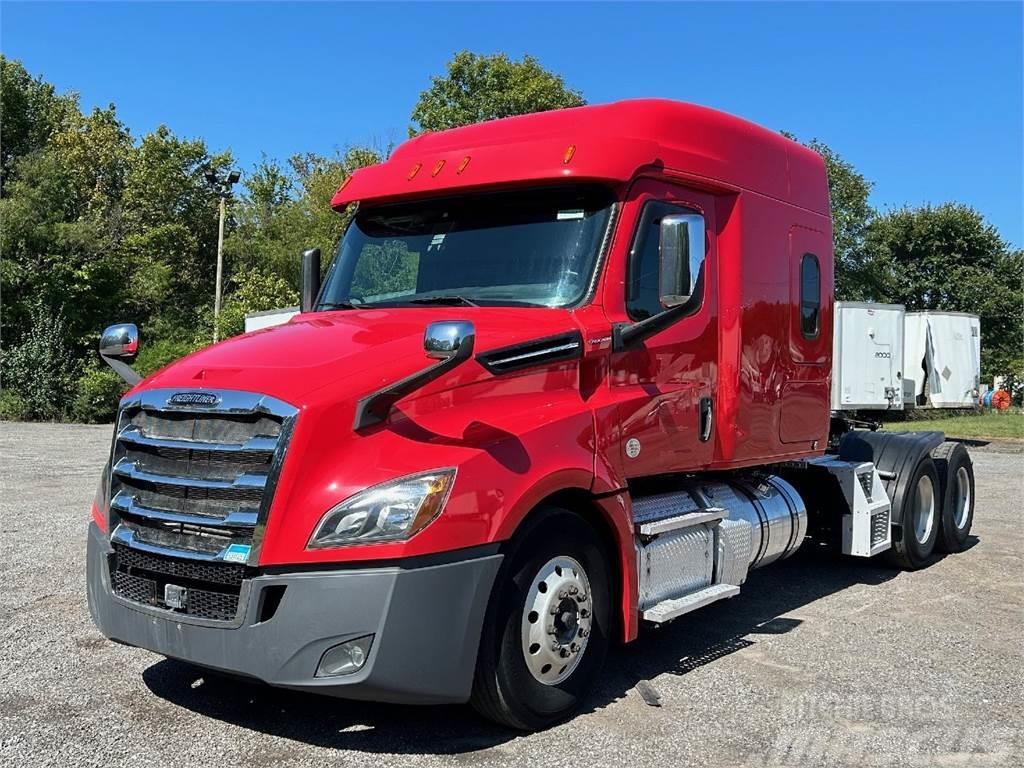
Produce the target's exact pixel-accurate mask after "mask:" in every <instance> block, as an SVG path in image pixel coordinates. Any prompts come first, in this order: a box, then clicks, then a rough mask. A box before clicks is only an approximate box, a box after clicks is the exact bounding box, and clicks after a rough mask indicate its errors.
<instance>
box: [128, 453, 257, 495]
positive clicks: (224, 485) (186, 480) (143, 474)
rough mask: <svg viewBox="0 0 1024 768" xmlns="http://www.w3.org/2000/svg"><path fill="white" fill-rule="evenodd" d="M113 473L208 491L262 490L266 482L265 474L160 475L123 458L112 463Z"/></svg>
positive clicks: (159, 483) (135, 478)
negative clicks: (219, 476) (216, 476)
mask: <svg viewBox="0 0 1024 768" xmlns="http://www.w3.org/2000/svg"><path fill="white" fill-rule="evenodd" d="M114 474H115V475H119V476H120V477H123V478H126V479H128V480H133V481H135V482H140V483H153V484H154V485H180V486H187V487H189V488H204V489H206V490H210V491H214V490H216V491H227V490H236V489H249V488H256V489H260V490H262V489H263V487H264V486H266V484H267V476H266V475H257V474H253V473H249V472H246V473H243V474H240V475H238V477H236V478H235V479H234V480H208V479H204V478H201V477H187V476H182V475H162V474H158V473H156V472H147V471H146V470H144V469H139V465H138V462H136V461H132V460H131V459H127V458H123V459H120V460H118V462H117V464H115V465H114Z"/></svg>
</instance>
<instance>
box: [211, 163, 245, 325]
mask: <svg viewBox="0 0 1024 768" xmlns="http://www.w3.org/2000/svg"><path fill="white" fill-rule="evenodd" d="M240 178H242V174H241V172H239V171H228V172H227V174H225V175H221V174H219V173H217V172H216V171H207V172H206V181H207V183H208V184H209V185H210V186H211V187H213V191H214V193H215V194H216V195H217V196H218V197H219V198H220V223H219V224H218V225H217V287H216V290H215V293H214V296H213V341H214V343H216V342H217V337H218V335H219V334H218V328H217V320H218V318H219V317H220V284H221V279H222V277H223V275H224V216H225V215H226V213H227V200H228V198H229V197H230V196H231V187H233V186H234V185H235V184H237V183H238V180H239V179H240Z"/></svg>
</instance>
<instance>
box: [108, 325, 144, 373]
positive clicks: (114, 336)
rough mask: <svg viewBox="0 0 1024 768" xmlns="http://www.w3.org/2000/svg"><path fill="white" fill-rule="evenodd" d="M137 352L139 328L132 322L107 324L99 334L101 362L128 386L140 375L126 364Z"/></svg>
mask: <svg viewBox="0 0 1024 768" xmlns="http://www.w3.org/2000/svg"><path fill="white" fill-rule="evenodd" d="M138 353H139V329H138V328H136V327H135V324H134V323H118V324H117V325H111V326H108V327H107V329H106V330H105V331H103V335H102V336H100V357H102V358H103V362H105V363H106V364H107V365H109V366H110V367H111V368H113V369H114V372H115V373H116V374H117V375H118V376H120V377H121V378H122V379H124V380H125V381H126V382H127V383H128V384H129V385H130V386H133V387H134V386H135V385H136V384H138V383H139V382H140V381H142V377H141V376H139V374H137V373H136V372H135V371H133V370H132V369H131V367H130V366H129V365H128V363H130V362H131V361H132V360H134V359H135V355H137V354H138Z"/></svg>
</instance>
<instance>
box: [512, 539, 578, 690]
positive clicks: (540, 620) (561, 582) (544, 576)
mask: <svg viewBox="0 0 1024 768" xmlns="http://www.w3.org/2000/svg"><path fill="white" fill-rule="evenodd" d="M592 623H593V604H592V601H591V596H590V581H589V579H588V578H587V574H586V572H585V571H584V570H583V566H581V565H580V564H579V563H578V562H577V561H576V560H573V559H572V558H571V557H556V558H553V559H551V560H549V561H548V562H547V563H545V564H544V566H543V567H542V568H541V569H540V570H539V571H538V572H537V575H536V576H535V577H534V578H533V581H532V582H531V584H530V586H529V589H528V592H527V595H526V604H525V606H524V608H523V620H522V646H523V658H524V659H526V667H527V669H529V670H530V674H532V675H533V676H534V678H535V679H536V680H537V681H538V682H541V683H543V684H544V685H557V684H558V683H561V682H562V681H563V680H565V679H566V678H568V677H569V675H571V674H572V672H573V670H574V669H576V667H577V665H578V664H579V663H580V659H582V658H583V652H584V651H585V650H586V647H587V639H588V637H589V635H590V630H591V626H592Z"/></svg>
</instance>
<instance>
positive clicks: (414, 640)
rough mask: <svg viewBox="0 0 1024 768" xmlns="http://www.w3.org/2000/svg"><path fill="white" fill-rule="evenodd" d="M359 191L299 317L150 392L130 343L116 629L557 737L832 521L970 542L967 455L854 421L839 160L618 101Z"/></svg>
mask: <svg viewBox="0 0 1024 768" xmlns="http://www.w3.org/2000/svg"><path fill="white" fill-rule="evenodd" d="M354 203H358V208H357V210H356V212H355V214H354V216H353V218H352V220H351V223H350V225H349V227H348V229H347V231H346V233H345V235H344V238H343V239H342V241H341V243H340V245H339V246H338V250H337V254H336V255H335V257H334V259H333V262H332V263H331V265H330V268H329V269H328V271H327V274H326V277H325V279H324V280H323V282H322V285H321V279H320V268H319V253H318V252H315V251H308V252H307V253H306V254H304V263H303V277H304V284H303V296H302V311H301V313H300V314H299V315H297V316H296V317H295V318H293V319H292V320H291V321H290V322H288V323H287V324H285V325H282V326H279V327H276V328H270V329H265V330H261V331H257V332H254V333H249V334H246V335H243V336H239V337H236V338H233V339H229V340H226V341H223V342H221V343H219V344H216V345H214V346H212V347H209V348H207V349H204V350H201V351H199V352H196V353H194V354H192V355H190V356H188V357H186V358H184V359H182V360H179V361H178V362H176V363H174V364H172V365H170V366H169V367H167V368H165V369H163V370H161V371H159V372H157V373H155V374H153V375H152V376H150V377H148V378H147V379H145V380H144V381H139V380H138V376H137V375H135V374H134V372H133V371H132V370H131V368H130V366H129V365H128V364H129V363H130V361H131V359H132V358H133V356H134V354H135V352H136V350H137V348H138V331H137V329H136V328H135V326H133V325H130V324H123V325H118V326H113V327H111V328H109V329H107V331H106V332H105V333H104V335H103V337H102V339H101V342H100V351H101V354H102V355H103V356H104V358H105V359H106V360H107V361H108V362H109V363H111V365H113V366H114V367H115V368H116V369H117V370H118V371H119V372H120V373H121V374H122V375H123V376H124V377H125V378H126V379H127V380H128V381H129V382H130V383H133V384H134V386H133V388H132V389H131V390H130V391H129V392H128V393H127V394H126V395H125V396H124V398H123V400H122V401H121V403H120V408H119V413H118V417H117V424H116V426H115V433H114V439H113V445H112V448H111V455H110V462H109V464H108V465H107V467H106V468H105V469H104V471H103V475H102V480H101V483H100V488H99V490H98V492H97V495H96V500H95V503H94V505H93V508H92V522H91V524H90V526H89V537H88V595H89V605H90V609H91V611H92V615H93V618H94V620H95V622H96V624H97V625H98V626H99V628H100V629H101V631H102V632H103V633H104V634H105V635H106V636H108V637H110V638H112V639H114V640H117V641H119V642H123V643H128V644H130V645H134V646H139V647H142V648H147V649H150V650H152V651H155V652H157V653H160V654H164V655H166V656H169V657H173V658H176V659H182V660H185V661H187V662H190V663H193V664H196V665H199V666H201V667H205V668H210V669H214V670H218V671H221V672H226V673H229V674H235V675H240V676H244V677H248V678H255V679H258V680H262V681H265V682H266V683H270V684H271V685H276V686H282V687H287V688H294V689H301V690H306V691H314V692H318V693H325V694H332V695H336V696H342V697H348V698H357V699H371V700H379V701H395V702H417V703H433V702H464V701H467V700H469V701H472V703H473V704H474V705H475V706H476V707H477V708H478V709H479V710H480V711H481V712H482V713H483V714H485V715H486V716H488V717H490V718H493V719H494V720H496V721H498V722H501V723H505V724H507V725H510V726H512V727H516V728H521V729H534V728H541V727H544V726H546V725H548V724H550V723H552V722H555V721H557V720H558V719H560V718H564V717H565V716H567V715H568V714H570V713H571V712H572V711H573V710H574V708H575V707H576V706H577V705H578V704H579V702H580V700H581V697H583V696H584V695H585V694H586V691H587V689H588V687H589V686H590V685H591V683H592V682H593V680H594V678H595V675H597V673H598V670H599V668H600V667H601V663H602V660H603V658H604V656H605V652H606V650H607V649H608V647H609V646H610V645H611V644H613V643H628V642H630V641H631V640H633V639H634V638H635V637H636V636H637V632H638V628H639V625H640V624H641V623H643V622H652V623H663V622H667V621H671V620H673V619H675V618H676V617H678V616H681V615H683V614H686V613H687V612H689V611H692V610H694V609H696V608H699V607H701V606H703V605H706V604H708V603H711V602H713V601H717V600H721V599H724V598H729V597H731V596H733V595H735V594H737V593H738V592H739V590H740V588H741V586H742V585H743V583H744V580H745V579H746V577H747V574H748V572H749V571H750V570H751V569H753V568H756V567H759V566H761V565H766V564H768V563H771V562H772V561H774V560H777V559H779V558H783V557H786V556H787V555H789V554H791V553H792V552H793V551H795V550H796V549H797V547H799V546H800V545H801V543H802V542H803V541H804V540H805V537H809V538H811V539H813V540H815V541H818V542H833V543H834V545H835V547H836V549H837V551H838V552H839V553H842V554H846V555H854V556H862V557H872V556H875V555H878V554H881V553H883V552H884V553H887V554H888V556H889V557H890V558H891V559H892V560H894V561H895V563H896V564H897V565H899V566H902V567H904V568H911V569H912V568H918V567H921V566H922V565H924V564H926V563H928V562H929V561H930V559H931V557H932V553H933V550H944V551H947V552H954V551H957V550H959V549H962V548H963V547H964V545H965V542H966V540H967V537H968V533H969V530H970V526H971V520H972V516H973V500H974V493H973V491H974V477H973V470H972V467H971V461H970V458H969V457H968V455H967V453H966V451H965V450H964V449H963V447H962V446H960V445H958V444H955V443H948V442H944V437H943V435H942V434H941V433H925V434H909V433H894V434H888V433H883V432H871V431H866V430H858V429H851V425H850V424H848V423H847V422H844V421H843V420H842V419H840V418H836V417H834V416H833V415H832V414H830V410H829V402H830V401H829V385H830V380H831V364H832V310H833V291H832V268H833V264H832V233H831V222H830V218H829V197H828V185H827V180H826V176H825V167H824V165H823V163H822V160H821V158H820V157H819V156H818V155H817V154H815V153H814V152H812V151H810V150H808V149H806V148H804V147H802V146H800V145H799V144H796V143H794V142H792V141H789V140H788V139H786V138H784V137H782V136H780V135H779V134H776V133H773V132H771V131H768V130H765V129H763V128H760V127H758V126H756V125H753V124H751V123H749V122H746V121H744V120H741V119H738V118H735V117H732V116H729V115H726V114H723V113H721V112H717V111H714V110H710V109H706V108H702V107H698V106H694V105H689V104H681V103H675V102H670V101H662V100H640V101H626V102H620V103H614V104H608V105H601V106H589V107H582V108H578V109H569V110H560V111H553V112H546V113H542V114H535V115H528V116H522V117H513V118H508V119H504V120H496V121H493V122H488V123H482V124H479V125H472V126H468V127H464V128H458V129H455V130H450V131H443V132H440V133H428V134H425V135H422V136H419V137H416V138H414V139H411V140H410V141H408V142H406V143H405V144H403V145H402V146H400V147H399V148H398V149H397V150H396V151H395V152H394V154H393V155H392V156H391V157H390V158H389V159H388V160H387V161H386V162H383V163H381V164H379V165H375V166H372V167H368V168H364V169H362V170H359V171H357V172H355V173H354V174H352V175H351V176H350V177H349V178H347V179H346V180H345V182H344V183H343V184H342V185H341V187H340V188H339V189H338V191H337V194H336V195H335V196H334V198H333V201H332V205H333V207H334V208H335V209H337V210H338V211H339V212H341V211H345V210H346V209H347V208H348V206H350V205H352V204H354ZM809 578H813V576H809Z"/></svg>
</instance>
